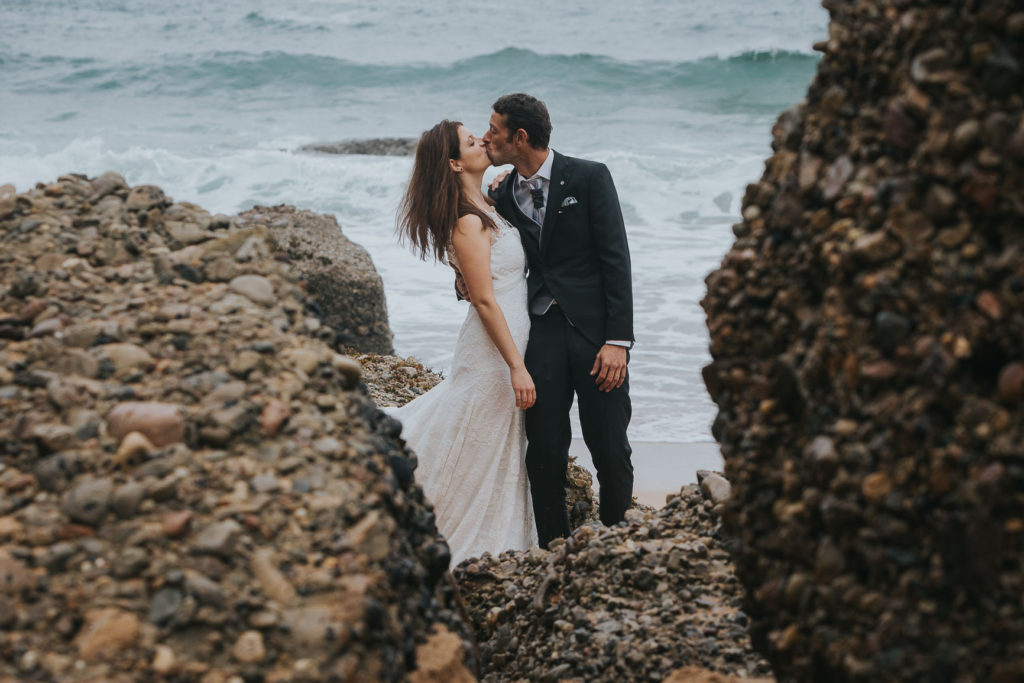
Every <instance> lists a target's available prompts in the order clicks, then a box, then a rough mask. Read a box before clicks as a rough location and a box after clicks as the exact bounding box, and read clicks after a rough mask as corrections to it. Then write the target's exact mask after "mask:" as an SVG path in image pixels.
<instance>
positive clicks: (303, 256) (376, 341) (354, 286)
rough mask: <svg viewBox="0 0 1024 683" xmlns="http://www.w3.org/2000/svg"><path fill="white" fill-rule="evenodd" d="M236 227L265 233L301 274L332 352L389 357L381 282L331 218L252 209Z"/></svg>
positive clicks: (303, 212)
mask: <svg viewBox="0 0 1024 683" xmlns="http://www.w3.org/2000/svg"><path fill="white" fill-rule="evenodd" d="M235 221H236V223H237V226H238V227H240V228H249V229H260V228H263V229H267V230H269V231H270V234H271V235H272V236H273V242H274V245H275V252H276V253H277V254H279V255H280V256H282V257H285V258H287V259H288V262H289V263H291V264H292V266H293V267H294V268H295V270H296V271H297V272H298V273H299V274H301V276H302V280H303V281H304V282H305V287H306V289H307V290H308V291H309V293H310V294H311V295H312V298H313V300H314V302H315V305H316V307H317V317H318V318H319V319H320V320H322V321H323V323H324V324H325V325H327V327H328V328H330V329H331V330H333V331H334V332H335V339H334V340H333V344H334V346H335V347H336V348H339V349H346V348H355V349H358V350H359V351H362V352H365V353H375V354H390V353H393V352H394V349H393V347H392V345H391V338H392V334H391V328H390V327H388V313H387V304H386V302H385V299H384V283H383V282H382V281H381V279H380V274H378V273H377V269H376V268H374V266H373V261H372V260H371V259H370V255H369V253H367V251H366V250H365V249H363V248H362V247H361V246H359V245H358V244H356V243H355V242H352V241H351V240H349V239H348V238H347V237H345V235H344V234H343V233H342V231H341V227H340V226H339V225H338V221H337V220H335V218H334V216H332V215H330V214H319V213H314V212H312V211H308V210H299V209H296V208H295V207H294V206H288V205H281V206H256V207H254V208H252V209H250V210H249V211H243V212H242V213H240V214H239V215H238V216H237V218H236V219H235Z"/></svg>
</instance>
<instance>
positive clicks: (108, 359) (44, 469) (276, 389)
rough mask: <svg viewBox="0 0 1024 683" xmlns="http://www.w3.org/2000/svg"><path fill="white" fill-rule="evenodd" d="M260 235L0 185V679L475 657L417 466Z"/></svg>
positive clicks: (182, 207) (457, 665)
mask: <svg viewBox="0 0 1024 683" xmlns="http://www.w3.org/2000/svg"><path fill="white" fill-rule="evenodd" d="M280 213H284V214H285V215H290V213H289V212H288V211H283V212H279V213H278V215H280ZM305 218H306V217H305V216H303V220H305ZM275 229H277V226H274V225H273V221H272V220H271V221H270V223H269V224H268V223H257V222H256V221H254V220H253V221H249V220H244V221H242V222H241V223H236V222H234V221H232V220H230V219H228V218H226V217H222V216H210V215H209V214H208V213H206V212H205V211H203V210H202V209H201V208H199V207H196V206H193V205H190V204H184V203H175V202H173V201H172V200H171V199H170V198H168V197H166V196H165V195H164V193H163V192H162V191H161V190H160V189H159V188H156V187H152V186H142V187H135V188H131V187H128V186H127V184H126V183H125V182H124V180H123V179H122V178H121V177H120V176H117V175H116V174H105V175H103V176H101V177H99V178H93V179H89V178H85V177H83V176H77V175H71V176H64V177H62V178H60V179H59V180H58V181H56V182H54V183H51V184H48V185H42V184H41V185H39V186H37V187H36V188H35V189H33V190H31V191H29V192H25V193H23V194H19V195H12V194H10V193H4V194H0V242H2V244H3V248H2V249H0V679H4V680H15V679H17V680H104V681H135V680H156V679H163V678H167V679H172V680H180V681H200V680H201V681H204V682H206V683H214V682H216V681H227V680H242V679H244V680H265V681H300V680H308V681H321V680H343V681H350V680H393V681H398V680H405V679H407V678H408V677H409V676H412V675H413V674H414V672H418V673H417V674H416V675H419V676H420V677H421V678H420V680H429V678H425V677H426V676H429V674H430V673H431V672H436V671H443V672H454V674H457V675H458V676H461V677H465V672H466V671H473V670H475V668H476V663H475V661H474V660H473V655H472V653H473V638H472V635H471V633H470V631H469V629H468V627H467V625H466V624H465V622H464V621H463V620H462V618H461V617H460V613H459V610H458V607H457V602H456V596H455V590H454V587H453V586H452V584H451V582H450V580H449V579H447V578H446V577H447V574H446V569H447V565H448V559H449V555H448V550H447V546H446V544H445V543H444V541H443V539H441V538H440V537H439V536H438V535H437V533H436V531H435V528H434V519H433V514H432V511H431V507H430V505H429V504H428V503H427V502H425V501H424V499H423V495H422V492H421V490H420V489H419V488H418V487H417V486H416V484H415V482H414V480H413V473H414V469H415V466H416V459H415V456H413V455H412V454H411V453H409V452H407V451H406V450H405V449H404V447H403V446H402V445H401V443H400V441H399V440H398V439H397V435H398V431H399V426H398V425H397V423H395V422H394V421H393V420H391V419H390V418H387V417H385V416H384V415H383V414H381V413H380V412H379V411H378V410H377V408H376V406H375V405H374V403H373V402H372V400H371V399H370V398H369V397H368V396H367V395H366V393H365V390H363V389H361V388H360V376H361V368H360V365H359V363H358V362H357V361H355V360H354V359H352V358H350V357H347V356H344V355H341V354H338V353H337V352H336V351H335V350H334V349H332V348H331V347H330V346H329V345H328V344H327V343H325V338H326V337H325V335H324V334H323V331H324V329H325V327H324V326H323V325H322V324H321V322H320V320H319V318H317V317H316V315H314V313H315V310H316V306H315V305H314V304H315V302H314V301H312V300H311V298H310V294H309V292H308V291H307V290H306V289H305V288H304V287H303V281H304V280H305V277H306V276H305V274H304V273H302V272H301V270H300V269H299V268H297V267H295V265H293V264H290V263H287V262H285V261H284V260H282V259H281V258H280V256H279V255H275V251H274V250H275V246H274V243H273V242H274V239H273V231H274V230H275ZM327 337H332V335H327ZM329 340H330V339H328V341H329ZM421 653H422V655H421ZM442 655H443V656H442ZM421 656H423V657H424V661H422V662H421V661H419V658H420V657H421ZM239 677H240V678H239Z"/></svg>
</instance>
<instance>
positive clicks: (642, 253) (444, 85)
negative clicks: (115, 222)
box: [0, 0, 828, 443]
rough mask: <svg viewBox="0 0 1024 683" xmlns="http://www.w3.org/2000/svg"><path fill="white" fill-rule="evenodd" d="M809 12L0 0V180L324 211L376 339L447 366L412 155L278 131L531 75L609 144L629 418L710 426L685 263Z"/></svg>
mask: <svg viewBox="0 0 1024 683" xmlns="http://www.w3.org/2000/svg"><path fill="white" fill-rule="evenodd" d="M827 20H828V16H827V13H826V12H825V11H824V10H823V9H822V8H821V7H820V6H819V5H818V2H817V1H816V0H764V2H760V3H751V2H749V1H748V0H716V1H715V2H707V1H706V0H700V1H698V0H677V1H675V2H672V1H668V0H634V2H632V3H628V4H627V3H624V2H611V1H608V0H588V1H586V2H584V1H582V0H568V1H564V2H540V1H537V0H522V1H520V2H517V3H514V4H510V3H504V4H493V3H492V4H488V3H472V4H467V3H463V2H454V1H452V0H436V1H435V2H432V3H423V2H411V1H408V0H390V1H389V0H380V1H378V2H372V3H371V2H347V1H337V2H328V1H326V0H319V1H306V2H302V1H299V2H294V3H287V4H286V3H280V2H269V1H267V0H255V1H244V0H220V1H219V2H216V3H210V2H206V1H205V0H159V1H157V0H131V1H129V0H123V1H120V2H119V1H105V0H104V1H101V0H0V184H3V183H13V184H14V185H15V186H16V188H17V189H18V191H24V190H26V189H28V188H30V187H32V186H33V185H34V184H35V183H36V182H38V181H43V182H46V181H52V180H55V179H56V178H57V177H58V176H59V175H62V174H65V173H68V172H79V173H87V174H89V175H98V174H100V173H103V172H105V171H108V170H113V171H118V172H119V173H121V174H123V175H124V176H125V177H126V179H127V180H128V182H129V183H131V184H143V183H147V184H149V183H151V184H156V185H159V186H161V187H162V188H163V189H164V190H165V191H166V192H167V193H168V194H169V195H171V196H172V197H173V198H174V199H175V200H178V201H190V202H195V203H197V204H200V205H202V206H203V207H205V208H207V209H208V210H210V211H211V212H223V213H229V214H230V213H235V212H238V211H240V210H243V209H246V208H249V207H251V206H252V205H253V204H264V205H272V204H279V203H288V204H295V205H297V206H299V207H301V208H309V209H313V210H315V211H320V212H326V213H333V214H334V215H335V216H337V218H338V221H339V223H340V224H341V225H342V228H343V230H344V232H345V234H346V235H348V237H349V238H351V239H353V240H354V241H356V242H358V243H360V244H362V245H363V246H364V247H365V248H366V249H367V250H368V251H369V252H370V255H371V256H372V257H373V260H374V263H375V265H376V267H377V269H378V270H379V271H380V273H381V276H382V277H383V280H384V286H385V292H386V294H387V299H388V311H389V318H390V323H391V327H392V329H393V330H394V333H395V348H396V351H397V352H398V353H399V354H400V355H403V356H415V357H416V358H418V359H420V360H422V361H423V362H424V363H426V364H427V365H429V366H431V367H434V368H436V369H438V370H441V371H444V370H445V369H446V368H447V367H448V365H449V363H450V360H451V352H452V347H453V343H454V339H455V335H456V333H457V331H458V328H459V326H460V324H461V322H462V319H463V317H464V316H465V306H466V304H465V303H459V302H457V301H456V300H455V298H454V297H453V296H452V287H451V275H450V270H449V269H448V268H447V267H446V266H443V265H439V264H435V263H433V262H429V261H428V262H420V261H418V260H416V258H415V257H414V256H413V255H412V254H411V253H410V252H409V251H408V250H406V249H404V248H402V247H401V246H399V245H398V244H397V242H396V239H395V234H394V224H395V209H396V206H397V204H398V202H399V200H400V197H401V193H402V190H403V188H404V185H405V183H406V181H407V180H408V177H409V172H410V168H411V159H410V158H403V157H370V156H337V155H334V156H332V155H316V154H309V153H304V152H300V151H298V148H299V147H301V146H302V145H304V144H307V143H312V142H333V141H338V140H344V139H363V138H374V137H415V136H418V135H419V134H420V132H422V131H423V130H425V129H427V128H429V127H430V126H432V125H433V124H434V123H436V122H437V121H438V120H440V119H442V118H454V119H458V120H461V121H463V122H464V123H465V124H466V125H467V127H468V128H469V129H470V130H471V131H473V132H475V133H477V134H481V135H482V134H483V132H484V130H485V128H486V122H487V119H488V117H489V115H490V106H491V103H492V102H493V101H494V100H495V99H496V98H497V97H498V96H499V95H502V94H505V93H508V92H517V91H525V92H529V93H531V94H533V95H535V96H537V97H539V98H541V99H542V100H544V101H545V102H546V103H547V105H548V108H549V110H550V112H551V117H552V121H553V123H554V131H553V134H552V146H553V147H554V148H555V149H557V150H559V151H560V152H563V153H566V154H570V155H573V156H582V157H586V158H590V159H596V160H599V161H602V162H604V163H606V164H607V165H608V166H609V168H610V169H611V172H612V175H613V177H614V179H615V182H616V185H617V188H618V192H619V196H620V200H621V202H622V208H623V212H624V214H625V217H626V224H627V230H628V236H629V241H630V248H631V252H632V262H633V280H634V282H633V285H634V301H635V328H636V335H637V343H636V347H635V349H634V351H633V353H632V357H631V364H630V372H631V379H630V382H631V395H632V397H633V422H632V424H631V427H630V437H631V439H632V440H633V441H636V442H645V441H646V442H661V443H700V442H707V441H710V440H711V436H710V424H711V421H712V420H713V418H714V414H715V408H714V405H713V404H712V402H711V401H710V399H709V398H708V396H707V393H706V391H705V389H704V385H703V382H702V381H701V376H700V370H701V368H702V367H703V366H704V365H705V364H707V363H708V362H709V360H710V357H709V354H708V350H707V346H708V337H707V331H706V328H705V325H704V315H703V312H702V310H701V308H700V305H699V301H700V299H701V297H702V296H703V293H704V278H705V277H706V275H707V274H708V272H710V271H711V270H713V269H714V268H715V267H717V265H718V263H719V261H720V259H721V257H722V255H723V254H724V253H725V252H726V250H727V249H728V248H729V245H730V244H731V243H732V240H733V235H732V232H731V225H732V224H733V223H735V222H736V221H737V220H738V219H739V208H740V200H741V198H742V195H743V190H744V187H745V186H746V184H747V183H749V182H753V181H756V180H757V179H758V178H759V177H760V175H761V173H762V169H763V162H764V159H765V158H767V156H768V155H769V154H770V142H771V137H770V129H771V125H772V123H773V122H774V120H775V118H776V117H777V116H778V114H779V113H780V112H781V111H782V110H784V109H786V108H787V107H789V106H790V105H792V104H793V103H795V102H797V101H799V100H800V99H801V98H802V97H803V94H804V92H805V91H806V89H807V85H808V84H809V83H810V80H811V78H812V77H813V75H814V70H815V68H816V65H817V61H818V58H817V57H816V56H815V53H813V52H812V50H811V45H812V44H813V43H814V42H815V41H818V40H822V39H824V38H826V37H827ZM496 172H497V170H492V172H491V173H492V174H493V173H496ZM488 177H491V175H488ZM577 433H578V429H577Z"/></svg>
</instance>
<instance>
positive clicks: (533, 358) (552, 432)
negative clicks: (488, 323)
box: [525, 305, 633, 548]
mask: <svg viewBox="0 0 1024 683" xmlns="http://www.w3.org/2000/svg"><path fill="white" fill-rule="evenodd" d="M530 319H531V327H530V341H529V344H528V346H527V348H526V358H525V361H526V369H527V370H529V372H530V376H531V377H532V378H533V382H534V384H535V385H536V387H537V402H536V403H535V404H534V405H533V407H532V408H530V409H529V410H527V411H526V438H527V441H528V445H527V449H526V469H527V472H528V473H529V476H530V492H531V494H532V496H533V511H534V516H535V517H536V521H537V535H538V538H539V541H540V546H541V547H542V548H547V546H548V543H549V542H550V541H551V540H552V539H554V538H558V537H565V536H568V535H569V515H568V510H567V509H566V502H565V489H566V486H567V484H568V478H567V476H566V470H567V467H568V464H569V443H570V441H571V440H572V430H571V428H570V425H569V409H570V408H571V407H572V401H573V394H575V395H576V398H577V401H578V405H579V413H580V426H581V427H582V429H583V440H584V442H585V443H586V444H587V448H588V449H589V450H590V456H591V458H593V462H594V468H595V469H596V470H597V480H598V483H599V485H600V514H601V521H602V522H603V523H604V524H606V525H612V524H615V523H617V522H620V521H622V519H623V517H624V516H625V513H626V510H628V509H629V506H630V505H631V504H632V501H633V465H632V463H631V462H630V456H631V454H632V450H631V449H630V446H629V440H628V439H627V438H626V428H627V427H628V426H629V418H630V416H631V414H632V408H631V405H630V401H629V379H628V377H627V379H626V381H624V382H623V383H622V386H621V387H618V388H616V389H613V390H611V391H610V392H604V391H601V390H600V389H598V388H597V384H596V383H595V381H594V379H595V377H594V376H593V375H591V374H590V371H591V369H592V368H593V367H594V359H595V358H596V357H597V352H598V351H599V347H597V346H594V344H593V343H591V342H590V341H589V340H587V339H586V338H585V337H584V336H583V335H582V334H580V332H579V330H577V329H576V328H575V327H574V326H573V325H572V324H570V323H569V321H568V320H567V319H566V318H565V316H564V315H563V314H562V311H561V309H560V308H559V307H558V306H557V305H555V306H552V307H551V308H550V309H549V310H548V312H547V313H545V314H544V315H537V316H530Z"/></svg>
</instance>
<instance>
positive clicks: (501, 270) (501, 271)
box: [446, 211, 526, 291]
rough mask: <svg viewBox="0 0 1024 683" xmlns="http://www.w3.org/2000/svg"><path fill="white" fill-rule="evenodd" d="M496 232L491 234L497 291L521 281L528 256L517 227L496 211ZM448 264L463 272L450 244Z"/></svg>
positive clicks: (494, 212) (494, 213) (494, 216)
mask: <svg viewBox="0 0 1024 683" xmlns="http://www.w3.org/2000/svg"><path fill="white" fill-rule="evenodd" d="M490 216H491V218H492V219H493V220H494V224H495V226H496V228H497V229H496V230H493V231H492V232H491V280H492V282H493V283H494V289H495V291H498V290H500V289H505V288H506V286H511V285H512V281H513V279H515V280H517V281H518V280H520V279H522V277H523V272H524V271H525V270H526V255H525V254H524V253H523V247H522V243H521V242H520V241H519V231H518V230H516V228H515V226H514V225H512V224H511V223H509V222H508V221H507V220H505V219H504V218H502V217H501V216H500V215H499V214H498V213H497V212H496V211H492V212H491V213H490ZM446 253H447V256H448V262H449V263H450V264H451V265H452V266H453V267H454V268H455V269H456V270H459V271H461V270H462V269H461V267H460V266H459V260H458V258H457V257H456V255H455V247H454V246H452V243H451V242H450V241H449V242H448V248H447V250H446Z"/></svg>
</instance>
